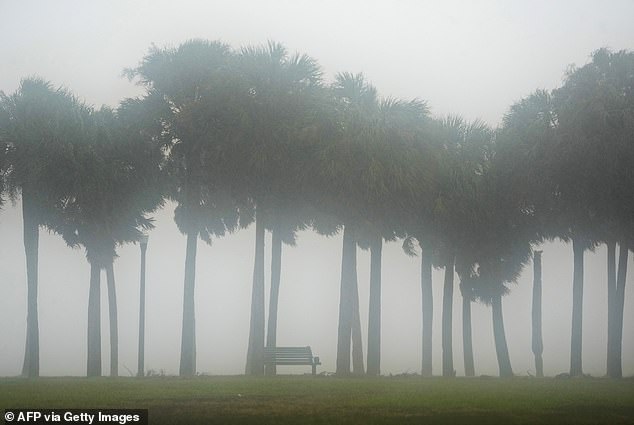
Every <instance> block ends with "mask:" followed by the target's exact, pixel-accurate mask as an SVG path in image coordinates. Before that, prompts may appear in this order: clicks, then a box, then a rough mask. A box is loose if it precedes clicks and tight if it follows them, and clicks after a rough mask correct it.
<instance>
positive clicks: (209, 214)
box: [127, 40, 250, 376]
mask: <svg viewBox="0 0 634 425" xmlns="http://www.w3.org/2000/svg"><path fill="white" fill-rule="evenodd" d="M234 59H235V57H234V54H233V52H232V51H231V50H230V49H229V46H227V45H226V44H223V43H220V42H215V41H214V42H209V41H203V40H191V41H188V42H185V43H183V44H181V45H180V46H179V47H177V48H164V49H159V48H156V47H153V48H152V49H150V51H149V52H148V54H147V55H146V56H145V57H144V58H143V60H142V61H141V63H140V64H139V66H137V67H136V68H134V69H131V70H128V71H127V74H128V76H129V77H130V78H138V80H139V82H140V84H142V85H143V86H145V87H146V90H147V97H148V98H151V99H155V100H156V103H157V104H158V105H159V106H158V107H155V108H154V109H153V110H154V111H155V117H156V120H157V121H158V122H160V124H161V130H160V132H157V133H156V134H155V135H154V137H155V138H157V139H159V140H162V141H163V142H164V145H165V150H166V153H167V162H166V166H165V169H166V171H167V172H168V175H169V176H170V179H171V184H170V193H169V199H171V200H172V201H174V202H175V203H176V204H177V206H176V209H175V212H174V220H175V222H176V224H177V226H178V228H179V230H180V231H181V233H183V234H184V235H186V236H187V244H186V256H185V279H184V291H183V322H182V324H183V326H182V334H181V358H180V368H179V371H180V375H182V376H192V375H194V374H195V373H196V326H195V309H194V299H195V271H196V250H197V242H198V237H200V238H201V239H203V240H204V241H205V242H207V243H210V242H211V238H212V236H218V237H221V236H223V235H224V234H225V233H226V232H227V231H232V230H234V229H235V228H236V227H237V226H238V225H239V224H241V225H243V226H244V225H246V224H248V221H249V216H250V214H249V213H248V208H247V207H245V209H244V211H242V213H243V214H242V216H241V217H240V218H239V212H240V211H239V208H238V206H237V204H236V202H235V201H234V197H233V194H232V187H233V186H232V185H231V184H230V182H231V181H232V178H233V177H236V174H235V170H237V167H236V164H234V163H231V161H230V160H229V159H231V158H235V157H236V155H235V154H234V150H235V144H233V145H232V143H231V142H232V141H234V140H235V139H236V137H237V134H238V131H239V130H240V129H241V128H242V126H243V124H242V122H241V120H242V116H243V115H242V113H241V111H240V109H239V108H238V107H241V105H243V104H244V101H243V100H242V99H244V98H245V97H246V96H248V91H247V90H246V89H245V87H244V85H242V84H241V80H240V78H238V77H237V75H236V72H235V62H234ZM245 221H246V222H245Z"/></svg>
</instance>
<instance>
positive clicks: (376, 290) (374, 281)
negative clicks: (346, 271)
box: [368, 237, 383, 375]
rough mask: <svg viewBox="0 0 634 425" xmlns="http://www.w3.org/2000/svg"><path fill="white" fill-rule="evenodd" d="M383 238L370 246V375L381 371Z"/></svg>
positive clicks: (377, 239)
mask: <svg viewBox="0 0 634 425" xmlns="http://www.w3.org/2000/svg"><path fill="white" fill-rule="evenodd" d="M382 247H383V238H380V237H379V238H376V240H374V241H373V243H372V246H371V247H370V307H369V315H368V375H379V374H380V373H381V256H382Z"/></svg>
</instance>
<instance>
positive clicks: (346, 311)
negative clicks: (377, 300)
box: [336, 226, 357, 375]
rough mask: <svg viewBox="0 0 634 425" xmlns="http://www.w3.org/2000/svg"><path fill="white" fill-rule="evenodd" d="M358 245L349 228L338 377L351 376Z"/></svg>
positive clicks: (344, 254) (341, 299) (345, 237)
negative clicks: (351, 343)
mask: <svg viewBox="0 0 634 425" xmlns="http://www.w3.org/2000/svg"><path fill="white" fill-rule="evenodd" d="M356 251H357V245H356V243H355V241H354V238H353V236H352V231H351V229H350V228H349V226H345V227H344V230H343V246H342V252H341V288H340V294H339V326H338V329H337V369H336V373H337V375H349V374H350V338H351V336H352V313H353V309H354V306H353V303H354V301H353V279H354V276H353V273H355V270H356Z"/></svg>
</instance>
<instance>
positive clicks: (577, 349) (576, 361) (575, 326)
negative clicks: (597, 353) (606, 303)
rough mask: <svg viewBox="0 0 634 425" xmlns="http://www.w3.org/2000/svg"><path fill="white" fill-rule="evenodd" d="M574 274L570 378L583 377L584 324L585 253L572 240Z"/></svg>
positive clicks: (581, 247) (580, 245)
mask: <svg viewBox="0 0 634 425" xmlns="http://www.w3.org/2000/svg"><path fill="white" fill-rule="evenodd" d="M572 250H573V254H574V273H573V280H572V332H571V341H570V376H581V375H583V368H582V364H581V346H582V324H583V323H582V322H583V253H584V251H585V248H584V246H583V245H582V244H581V243H580V242H579V241H578V240H576V239H573V240H572Z"/></svg>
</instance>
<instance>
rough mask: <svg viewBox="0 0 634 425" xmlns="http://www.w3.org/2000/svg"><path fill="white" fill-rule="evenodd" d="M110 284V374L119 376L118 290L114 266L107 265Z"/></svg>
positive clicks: (107, 280)
mask: <svg viewBox="0 0 634 425" xmlns="http://www.w3.org/2000/svg"><path fill="white" fill-rule="evenodd" d="M106 284H107V286H108V314H109V318H110V376H119V325H118V319H117V291H116V288H115V284H114V266H113V264H112V263H110V264H108V265H107V266H106Z"/></svg>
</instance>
